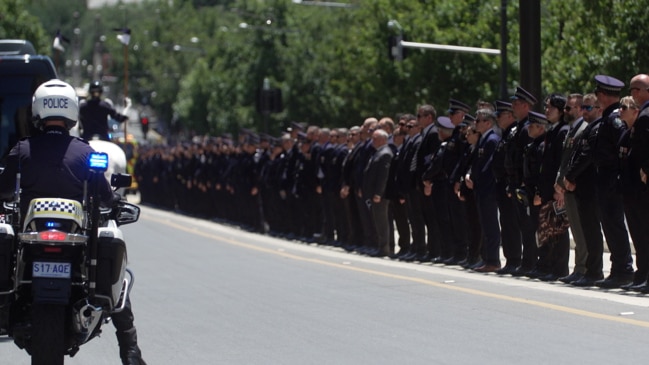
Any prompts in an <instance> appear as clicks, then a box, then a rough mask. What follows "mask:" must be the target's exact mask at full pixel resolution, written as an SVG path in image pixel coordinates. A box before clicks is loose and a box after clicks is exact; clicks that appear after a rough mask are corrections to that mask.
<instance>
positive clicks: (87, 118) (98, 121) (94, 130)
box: [79, 81, 128, 141]
mask: <svg viewBox="0 0 649 365" xmlns="http://www.w3.org/2000/svg"><path fill="white" fill-rule="evenodd" d="M103 92H104V86H103V85H102V83H101V81H93V82H92V83H91V84H90V86H89V87H88V100H87V101H85V102H84V103H81V106H80V107H79V121H80V122H81V128H82V129H83V132H82V134H81V138H83V139H85V140H86V141H89V140H91V139H92V138H93V137H94V136H98V137H99V139H102V140H104V141H109V140H110V138H109V137H108V116H109V115H110V116H111V117H112V118H113V119H115V120H117V121H118V122H120V123H122V122H124V121H126V120H127V119H128V117H127V116H125V115H122V114H119V113H118V112H117V111H116V110H115V108H113V107H112V105H110V104H109V103H108V102H107V101H106V100H102V99H101V95H102V94H103Z"/></svg>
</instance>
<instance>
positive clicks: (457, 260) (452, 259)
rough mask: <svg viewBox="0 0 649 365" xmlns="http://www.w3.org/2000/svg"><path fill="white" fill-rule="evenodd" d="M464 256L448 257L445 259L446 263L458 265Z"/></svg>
mask: <svg viewBox="0 0 649 365" xmlns="http://www.w3.org/2000/svg"><path fill="white" fill-rule="evenodd" d="M462 260H463V258H462V257H455V256H453V257H449V258H448V259H446V260H444V265H447V266H456V265H459V264H460V261H462Z"/></svg>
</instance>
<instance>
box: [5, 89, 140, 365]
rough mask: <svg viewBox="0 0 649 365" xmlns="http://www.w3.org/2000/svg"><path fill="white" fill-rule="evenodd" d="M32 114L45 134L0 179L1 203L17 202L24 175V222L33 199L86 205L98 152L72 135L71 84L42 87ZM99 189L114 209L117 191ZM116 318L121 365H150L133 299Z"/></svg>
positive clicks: (21, 149)
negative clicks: (91, 168) (139, 342)
mask: <svg viewBox="0 0 649 365" xmlns="http://www.w3.org/2000/svg"><path fill="white" fill-rule="evenodd" d="M32 114H33V115H34V118H33V119H34V125H35V126H36V128H38V129H40V130H42V132H43V133H41V134H39V135H36V136H32V137H28V138H24V139H22V140H21V141H19V142H18V143H17V144H16V145H15V146H14V147H13V148H12V150H11V152H10V153H9V156H8V158H7V163H6V168H5V170H4V172H3V173H2V174H0V199H1V200H12V199H13V198H14V194H15V190H16V174H17V173H18V172H20V173H21V181H20V188H21V196H20V201H21V216H22V217H24V216H25V213H26V211H27V206H28V205H29V202H30V201H31V200H32V199H34V198H39V197H57V198H64V199H74V200H77V201H79V202H81V201H82V199H83V192H84V184H83V182H84V181H85V180H88V179H89V177H90V172H89V169H88V167H87V160H88V155H89V154H90V153H92V152H94V150H93V149H92V147H90V145H89V144H88V142H86V141H84V140H82V139H81V138H77V137H72V136H70V134H69V130H70V129H71V128H72V127H74V126H75V125H76V123H77V119H78V116H79V102H78V98H77V95H76V93H75V91H74V88H73V87H72V86H70V85H69V84H67V83H65V82H63V81H61V80H57V79H54V80H50V81H47V82H45V83H43V84H42V85H40V86H39V87H38V88H37V89H36V92H35V93H34V97H33V99H32ZM97 176H102V177H103V175H97ZM98 185H99V189H100V191H99V195H100V198H101V201H102V203H103V204H105V205H110V203H111V202H112V199H113V192H112V190H111V188H110V186H109V185H108V181H107V180H106V179H104V178H101V179H100V181H99V184H98ZM88 186H89V187H90V186H94V184H88ZM111 317H112V321H113V324H114V325H115V328H116V329H117V332H116V335H117V341H118V343H119V348H120V358H121V359H122V363H123V364H125V365H140V364H145V362H144V360H142V355H141V351H140V348H139V347H138V345H137V332H136V330H135V327H134V325H133V312H132V310H131V303H130V300H127V303H126V307H125V308H124V310H123V311H121V312H118V313H114V314H113V315H112V316H111Z"/></svg>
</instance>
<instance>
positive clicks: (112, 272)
mask: <svg viewBox="0 0 649 365" xmlns="http://www.w3.org/2000/svg"><path fill="white" fill-rule="evenodd" d="M125 269H126V244H125V243H124V241H123V240H122V239H120V238H118V237H100V238H99V242H98V246H97V294H101V295H106V296H111V295H112V294H113V286H114V285H117V284H119V286H120V287H121V284H122V283H121V281H122V278H123V274H124V270H125Z"/></svg>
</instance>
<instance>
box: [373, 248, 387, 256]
mask: <svg viewBox="0 0 649 365" xmlns="http://www.w3.org/2000/svg"><path fill="white" fill-rule="evenodd" d="M371 256H372V257H387V256H390V252H388V251H384V250H378V249H377V250H375V251H374V252H372V254H371Z"/></svg>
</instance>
